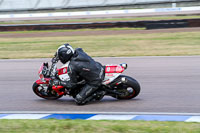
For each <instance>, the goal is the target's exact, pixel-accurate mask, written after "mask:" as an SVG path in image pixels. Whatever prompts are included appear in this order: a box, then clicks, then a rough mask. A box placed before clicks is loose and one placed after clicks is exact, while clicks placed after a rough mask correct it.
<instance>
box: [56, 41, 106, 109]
mask: <svg viewBox="0 0 200 133" xmlns="http://www.w3.org/2000/svg"><path fill="white" fill-rule="evenodd" d="M56 54H57V56H58V59H59V60H60V61H61V62H62V63H63V64H65V63H69V65H68V69H67V71H68V74H69V77H70V79H69V80H68V81H61V80H58V79H55V80H53V84H54V85H62V86H64V87H67V88H73V87H74V86H75V84H76V83H77V77H78V76H80V77H81V78H83V79H84V80H85V81H86V84H85V85H84V86H83V88H82V89H81V91H80V92H79V93H78V94H77V95H76V97H75V101H76V103H77V104H78V105H82V104H85V103H86V102H87V101H85V100H86V98H88V97H89V96H91V94H93V93H94V92H95V91H96V90H97V89H98V87H99V86H100V85H101V83H102V80H103V79H104V68H103V66H102V65H101V64H100V63H99V62H96V61H94V60H93V59H92V58H91V57H90V56H88V55H87V54H86V53H85V52H84V51H83V50H82V49H81V48H77V49H75V50H74V49H73V48H72V47H71V46H70V45H69V44H64V45H61V46H60V47H59V48H58V50H57V52H56Z"/></svg>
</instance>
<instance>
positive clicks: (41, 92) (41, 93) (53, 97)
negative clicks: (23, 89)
mask: <svg viewBox="0 0 200 133" xmlns="http://www.w3.org/2000/svg"><path fill="white" fill-rule="evenodd" d="M32 88H33V92H34V93H35V94H36V95H37V96H39V97H41V98H44V99H47V100H56V99H59V98H61V97H62V96H63V95H58V94H57V93H56V92H55V91H54V93H51V95H50V94H48V93H46V92H44V88H43V87H42V86H41V85H39V84H37V83H36V82H35V83H34V84H33V87H32Z"/></svg>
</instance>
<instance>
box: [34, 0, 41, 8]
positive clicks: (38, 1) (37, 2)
mask: <svg viewBox="0 0 200 133" xmlns="http://www.w3.org/2000/svg"><path fill="white" fill-rule="evenodd" d="M39 3H40V0H37V1H36V3H35V6H34V7H33V9H37V7H38V5H39Z"/></svg>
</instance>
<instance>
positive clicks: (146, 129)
mask: <svg viewBox="0 0 200 133" xmlns="http://www.w3.org/2000/svg"><path fill="white" fill-rule="evenodd" d="M0 132H1V133H64V132H67V133H94V132H95V133H199V132H200V123H186V122H156V121H106V120H100V121H93V120H87V121H86V120H55V119H49V120H0Z"/></svg>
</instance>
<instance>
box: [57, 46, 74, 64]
mask: <svg viewBox="0 0 200 133" xmlns="http://www.w3.org/2000/svg"><path fill="white" fill-rule="evenodd" d="M57 54H58V58H59V60H60V61H61V62H62V63H63V64H65V63H66V62H68V61H69V60H70V58H71V57H72V55H73V54H74V49H73V48H72V46H70V45H69V44H64V45H61V46H60V47H59V48H58V50H57Z"/></svg>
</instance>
